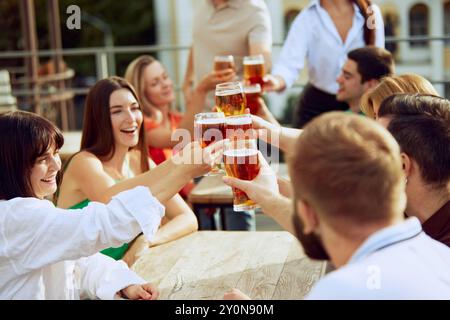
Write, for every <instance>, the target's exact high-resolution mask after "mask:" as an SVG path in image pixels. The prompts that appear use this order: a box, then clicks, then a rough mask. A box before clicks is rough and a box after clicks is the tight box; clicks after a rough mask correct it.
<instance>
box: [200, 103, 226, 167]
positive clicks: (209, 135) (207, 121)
mask: <svg viewBox="0 0 450 320" xmlns="http://www.w3.org/2000/svg"><path fill="white" fill-rule="evenodd" d="M224 138H225V115H224V114H223V113H222V112H204V113H197V114H196V115H195V118H194V139H195V140H196V141H198V142H199V143H200V145H201V146H202V148H206V147H207V146H209V145H210V144H211V143H213V142H216V141H220V140H222V139H224ZM219 172H221V170H220V165H219V164H217V165H215V166H214V167H213V168H212V170H211V171H210V172H209V173H207V174H206V175H216V174H218V173H219Z"/></svg>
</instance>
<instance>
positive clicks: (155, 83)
mask: <svg viewBox="0 0 450 320" xmlns="http://www.w3.org/2000/svg"><path fill="white" fill-rule="evenodd" d="M234 77H235V73H234V71H233V69H226V70H222V71H213V72H211V73H210V74H208V75H207V76H205V78H203V80H202V81H201V82H200V83H199V84H198V85H197V87H196V88H195V92H194V94H193V96H192V99H191V100H190V101H188V102H187V104H186V108H185V110H186V111H185V112H184V113H179V112H177V111H174V110H173V109H172V105H173V103H174V101H175V92H174V88H173V82H172V79H170V77H169V75H168V74H167V71H166V70H165V68H164V67H163V65H162V64H161V63H160V62H159V61H158V60H156V59H155V58H153V57H152V56H148V55H143V56H140V57H138V58H136V59H135V60H133V61H132V62H131V63H130V65H129V66H128V68H127V70H126V72H125V78H126V79H127V80H128V81H129V82H130V83H131V84H132V85H133V87H134V88H135V89H136V91H137V94H138V96H139V99H140V100H141V103H142V105H143V109H144V123H145V129H146V137H147V145H148V147H149V151H150V154H151V156H152V158H153V161H155V162H156V164H158V163H159V162H160V161H161V160H163V159H166V158H167V157H170V155H171V149H172V148H174V147H175V146H176V145H177V144H178V143H180V141H179V140H178V138H177V139H172V134H173V132H174V131H175V129H186V130H187V131H188V132H189V133H190V137H193V132H194V116H195V114H196V113H199V112H202V111H203V106H204V101H205V98H206V94H207V93H208V92H209V91H211V90H213V89H214V88H215V86H216V84H218V83H221V82H227V81H231V80H233V78H234ZM181 142H182V143H187V142H188V141H181ZM158 149H159V151H157V150H158Z"/></svg>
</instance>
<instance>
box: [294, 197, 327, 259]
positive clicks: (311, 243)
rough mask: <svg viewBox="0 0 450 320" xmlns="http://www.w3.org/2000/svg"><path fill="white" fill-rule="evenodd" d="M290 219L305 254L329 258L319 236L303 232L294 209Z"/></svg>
mask: <svg viewBox="0 0 450 320" xmlns="http://www.w3.org/2000/svg"><path fill="white" fill-rule="evenodd" d="M294 203H296V201H294ZM292 221H293V224H294V230H295V235H296V237H297V239H298V240H299V241H300V243H301V244H302V246H303V250H304V251H305V254H306V255H307V256H308V257H309V258H311V259H314V260H330V257H329V255H328V253H327V252H326V251H325V248H324V246H323V244H322V241H321V240H320V238H319V237H318V236H317V235H315V234H314V233H310V234H308V235H306V234H305V233H304V232H303V223H302V221H301V220H300V217H299V215H298V213H297V212H296V210H295V209H294V216H293V218H292Z"/></svg>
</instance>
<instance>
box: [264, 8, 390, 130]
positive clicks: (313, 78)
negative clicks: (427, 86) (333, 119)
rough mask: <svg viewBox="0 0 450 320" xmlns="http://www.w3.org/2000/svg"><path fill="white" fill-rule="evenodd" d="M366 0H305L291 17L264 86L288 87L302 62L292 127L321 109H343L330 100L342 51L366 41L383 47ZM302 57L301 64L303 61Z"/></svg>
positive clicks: (379, 22) (375, 14) (376, 13)
mask: <svg viewBox="0 0 450 320" xmlns="http://www.w3.org/2000/svg"><path fill="white" fill-rule="evenodd" d="M368 5H369V1H365V0H362V1H337V0H320V1H319V0H311V1H310V4H309V5H308V6H307V7H305V8H304V9H303V10H302V11H301V12H300V14H299V15H298V16H297V17H296V18H295V20H294V21H293V23H292V25H291V28H290V29H289V33H288V36H287V38H286V41H285V42H284V44H283V49H282V50H281V53H280V56H279V58H278V60H277V61H276V63H275V64H274V67H273V70H272V75H267V77H266V81H267V83H265V84H264V90H267V91H269V90H275V91H283V90H285V89H286V88H289V87H291V86H292V85H293V84H294V82H295V81H296V80H297V78H298V76H299V74H300V72H301V71H302V70H303V69H304V68H305V67H307V69H308V83H307V84H306V86H305V87H304V88H303V90H302V94H301V96H300V99H299V104H298V107H297V109H296V110H295V112H294V115H293V116H294V117H293V127H295V128H302V127H303V126H304V125H306V123H308V122H309V121H310V120H311V119H313V118H314V117H316V116H318V115H319V114H321V113H324V112H328V111H332V110H346V109H348V105H346V104H345V103H342V102H340V101H337V100H336V93H337V90H338V85H337V83H336V78H337V76H338V75H339V73H340V70H341V68H342V66H343V64H344V62H345V61H346V59H347V53H348V52H350V51H351V50H353V49H357V48H361V47H364V46H366V45H375V46H377V47H380V48H384V27H383V18H382V15H381V11H380V9H379V7H378V6H376V5H374V4H372V5H370V7H368ZM305 61H307V64H306V63H305Z"/></svg>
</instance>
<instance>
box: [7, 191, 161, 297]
mask: <svg viewBox="0 0 450 320" xmlns="http://www.w3.org/2000/svg"><path fill="white" fill-rule="evenodd" d="M163 216H164V207H163V206H162V205H161V204H160V203H159V202H158V200H157V199H156V198H154V197H153V196H152V195H151V193H150V191H149V189H148V188H145V187H136V188H134V189H132V190H128V191H125V192H122V193H120V194H118V195H116V196H115V197H113V199H112V200H111V201H110V203H108V204H107V205H105V204H102V203H98V202H91V203H90V204H89V205H88V206H87V207H85V208H83V209H73V210H66V209H60V208H56V207H55V206H54V205H53V204H52V203H51V202H50V201H47V200H39V199H36V198H14V199H11V200H8V201H0V299H80V298H81V299H83V298H100V299H113V298H117V297H118V296H117V295H116V293H117V292H118V291H120V290H121V289H123V288H125V287H127V286H129V285H131V284H142V283H145V281H144V280H143V279H142V278H140V277H139V276H137V275H136V274H135V273H134V272H132V271H131V270H129V269H128V267H127V265H126V264H125V263H124V262H122V261H115V260H113V259H111V258H109V257H107V256H104V255H103V254H100V253H98V252H99V251H100V250H103V249H105V248H108V247H117V246H120V245H122V244H123V243H124V242H129V241H131V240H132V239H134V238H135V237H136V236H137V235H138V234H139V233H140V232H141V230H142V231H143V232H144V235H145V236H146V238H147V239H149V240H151V239H152V237H153V235H154V234H155V232H156V231H157V230H158V227H159V224H160V222H161V218H162V217H163Z"/></svg>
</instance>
